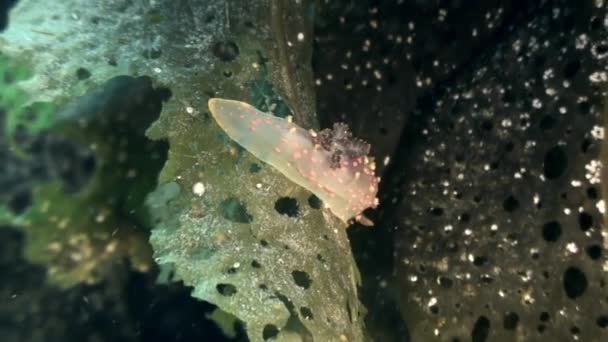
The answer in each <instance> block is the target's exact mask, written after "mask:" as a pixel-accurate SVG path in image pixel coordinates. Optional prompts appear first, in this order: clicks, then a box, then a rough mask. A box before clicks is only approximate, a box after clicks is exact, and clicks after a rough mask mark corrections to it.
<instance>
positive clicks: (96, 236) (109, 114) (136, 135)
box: [0, 78, 164, 287]
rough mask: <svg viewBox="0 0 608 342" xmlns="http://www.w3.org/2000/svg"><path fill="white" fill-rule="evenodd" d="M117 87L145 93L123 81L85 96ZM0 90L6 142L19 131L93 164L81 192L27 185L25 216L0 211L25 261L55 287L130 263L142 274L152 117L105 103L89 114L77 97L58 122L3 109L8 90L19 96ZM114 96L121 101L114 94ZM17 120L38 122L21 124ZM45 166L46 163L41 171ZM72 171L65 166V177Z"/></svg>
mask: <svg viewBox="0 0 608 342" xmlns="http://www.w3.org/2000/svg"><path fill="white" fill-rule="evenodd" d="M5 79H6V78H5ZM116 83H125V84H127V85H128V86H130V87H131V88H132V89H140V90H141V89H142V88H146V87H147V88H150V89H151V86H150V81H149V80H147V79H144V78H140V79H133V81H132V82H128V81H127V79H125V78H123V79H113V80H110V81H109V82H107V83H106V84H105V85H104V86H102V87H100V88H99V89H96V90H94V91H92V93H93V94H96V98H99V95H101V93H104V91H103V90H104V89H105V93H108V92H109V93H113V92H114V90H115V89H113V88H112V87H111V86H109V85H112V84H116ZM0 89H2V92H0V93H2V94H3V97H2V100H1V101H0V107H3V108H6V113H7V117H6V121H7V122H8V123H12V125H11V124H9V125H8V126H9V127H10V129H7V131H6V132H5V134H7V133H8V135H7V136H8V137H9V140H11V139H10V138H11V137H13V136H14V135H15V134H16V128H17V127H20V128H22V130H24V131H25V132H27V134H28V136H29V137H30V139H43V138H44V137H52V138H51V139H50V140H49V139H47V140H46V142H45V144H52V143H53V142H57V141H60V142H61V143H62V144H64V145H70V146H74V147H77V148H79V149H80V150H88V151H87V152H86V153H90V154H91V157H90V158H87V159H86V160H87V163H88V164H91V163H92V161H94V165H93V164H91V165H89V166H87V168H94V171H93V174H92V176H91V177H90V179H89V180H88V181H87V183H86V184H85V185H84V186H83V187H82V188H79V189H72V187H70V186H69V185H68V184H66V183H65V181H67V180H68V179H63V180H62V179H58V178H51V179H37V180H35V179H32V180H30V184H29V186H30V187H31V205H30V206H29V207H28V208H27V209H25V211H23V212H20V213H13V212H11V211H10V210H9V209H8V208H7V207H6V206H1V207H2V209H1V210H0V221H1V222H2V223H4V224H10V225H12V226H17V227H19V228H21V229H22V230H23V231H24V232H25V234H26V239H27V240H26V241H27V243H26V245H25V251H24V253H25V257H26V258H27V259H28V260H29V261H31V262H34V263H39V264H43V265H45V266H47V268H48V275H49V280H50V281H51V282H52V283H53V284H56V285H59V286H61V287H69V286H73V285H76V284H79V283H82V282H86V283H95V282H97V281H100V280H102V279H104V278H105V277H106V276H107V275H108V274H109V273H110V272H112V271H113V268H114V267H116V265H117V264H120V263H123V262H124V261H123V260H129V263H130V265H131V266H132V267H133V268H134V269H137V270H140V271H146V270H149V269H150V268H151V266H152V258H151V255H152V251H151V248H150V246H149V244H148V243H147V236H148V235H147V231H146V230H145V229H142V227H144V226H146V225H147V224H148V223H149V222H148V221H147V218H148V215H147V211H146V210H145V209H144V208H143V206H142V204H143V199H144V197H145V196H146V195H147V193H148V192H149V191H150V190H152V189H153V187H154V186H155V184H156V175H157V173H158V171H159V169H160V166H161V165H162V163H163V162H164V150H163V146H162V145H163V144H162V143H152V142H150V141H149V140H148V139H147V138H145V136H144V134H143V128H144V127H145V125H146V122H148V123H149V122H151V121H152V120H153V119H154V116H155V115H156V113H157V112H158V109H156V110H154V108H150V106H149V105H142V104H141V103H139V104H138V103H137V100H133V98H131V100H130V101H131V102H132V103H131V107H125V106H124V103H118V104H117V103H114V104H113V105H112V101H107V98H106V99H105V100H106V101H104V102H105V103H106V105H105V106H101V107H99V106H91V103H93V101H91V100H92V99H91V98H90V97H86V96H84V97H81V98H75V99H74V100H73V101H72V102H71V103H70V105H67V106H66V107H65V108H73V107H74V106H75V107H76V108H78V109H79V111H78V113H73V114H74V115H75V116H74V117H71V118H66V117H64V118H61V119H58V117H60V116H59V115H55V113H52V114H49V106H44V105H42V106H36V105H35V104H34V105H32V104H30V105H27V106H26V108H25V109H24V108H22V107H18V105H19V104H21V105H23V104H24V103H26V101H21V102H19V103H15V102H10V101H6V99H7V96H6V93H5V92H4V90H6V89H9V90H10V93H11V94H14V93H16V92H17V91H21V90H20V89H19V88H18V86H16V85H15V84H14V83H12V82H11V84H10V85H7V86H6V87H2V88H0ZM13 89H17V91H14V90H13ZM116 95H122V94H116V93H114V94H113V96H116ZM22 96H23V97H25V96H24V95H22ZM111 96H112V94H109V95H107V96H106V97H111ZM101 98H102V99H103V97H101ZM141 100H143V98H142V99H141ZM153 102H154V101H153ZM108 103H110V105H108ZM70 106H71V107H70ZM157 107H158V104H157ZM24 112H27V113H28V114H29V115H30V116H34V117H44V118H45V119H44V121H36V120H35V121H32V120H23V118H22V117H23V115H24V114H23V113H24ZM77 114H79V115H77ZM141 124H143V126H140V125H141ZM42 141H45V140H42ZM16 147H17V149H18V150H19V153H18V154H17V156H16V158H23V159H25V160H31V159H34V158H52V156H48V155H45V154H42V155H41V154H36V153H33V152H29V151H25V150H22V149H20V146H19V145H17V146H16ZM154 156H155V157H154ZM52 165H54V164H53V162H51V164H48V165H46V167H47V168H52ZM79 167H80V165H70V166H69V169H68V171H70V172H71V171H73V170H77V169H78V168H79ZM48 172H49V170H47V173H48ZM50 173H57V170H56V171H54V172H52V171H51V172H50ZM59 173H61V171H59ZM70 176H71V175H69V174H68V175H65V177H67V178H70ZM65 177H64V178H65ZM60 178H61V177H60Z"/></svg>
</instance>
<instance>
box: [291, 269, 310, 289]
mask: <svg viewBox="0 0 608 342" xmlns="http://www.w3.org/2000/svg"><path fill="white" fill-rule="evenodd" d="M291 276H292V277H293V281H294V282H295V283H296V285H298V286H299V287H301V288H303V289H308V288H310V285H311V284H312V279H310V276H309V275H308V273H306V272H304V271H293V272H291Z"/></svg>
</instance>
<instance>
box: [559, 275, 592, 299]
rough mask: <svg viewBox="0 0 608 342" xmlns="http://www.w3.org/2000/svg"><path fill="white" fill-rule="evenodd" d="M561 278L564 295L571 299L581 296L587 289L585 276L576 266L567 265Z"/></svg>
mask: <svg viewBox="0 0 608 342" xmlns="http://www.w3.org/2000/svg"><path fill="white" fill-rule="evenodd" d="M563 280H564V283H563V284H564V290H565V291H566V295H567V296H568V297H569V298H571V299H574V298H577V297H580V296H582V295H583V293H585V291H586V290H587V276H585V273H583V271H581V270H580V269H579V268H577V267H569V268H568V269H567V270H566V271H565V272H564V279H563Z"/></svg>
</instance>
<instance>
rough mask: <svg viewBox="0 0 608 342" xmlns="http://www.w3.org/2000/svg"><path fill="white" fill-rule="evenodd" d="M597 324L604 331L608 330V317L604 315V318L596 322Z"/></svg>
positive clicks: (599, 318) (601, 317)
mask: <svg viewBox="0 0 608 342" xmlns="http://www.w3.org/2000/svg"><path fill="white" fill-rule="evenodd" d="M595 323H596V324H597V326H598V327H600V328H602V329H606V328H608V316H606V315H602V316H600V317H598V318H597V320H596V321H595Z"/></svg>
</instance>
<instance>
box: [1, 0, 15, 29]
mask: <svg viewBox="0 0 608 342" xmlns="http://www.w3.org/2000/svg"><path fill="white" fill-rule="evenodd" d="M16 2H17V0H2V1H0V31H2V30H4V29H5V28H6V25H7V24H8V11H9V10H10V9H11V7H13V5H15V3H16Z"/></svg>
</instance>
